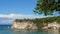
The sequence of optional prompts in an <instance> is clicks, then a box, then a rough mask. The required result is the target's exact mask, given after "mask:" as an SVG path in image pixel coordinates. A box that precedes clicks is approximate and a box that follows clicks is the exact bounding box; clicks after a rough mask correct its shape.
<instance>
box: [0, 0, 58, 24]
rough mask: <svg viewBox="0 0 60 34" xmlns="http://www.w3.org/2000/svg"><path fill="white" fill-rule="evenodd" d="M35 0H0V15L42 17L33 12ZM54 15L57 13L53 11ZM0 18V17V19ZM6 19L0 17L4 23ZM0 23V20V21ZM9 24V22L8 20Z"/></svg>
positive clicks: (7, 16)
mask: <svg viewBox="0 0 60 34" xmlns="http://www.w3.org/2000/svg"><path fill="white" fill-rule="evenodd" d="M36 3H37V0H0V17H2V18H13V19H16V18H21V19H23V18H43V17H45V16H43V14H42V15H37V14H34V12H33V10H34V8H35V7H36ZM55 15H58V14H57V13H55ZM0 20H1V19H0ZM5 21H7V19H5V20H3V19H2V24H5V23H6V22H5ZM9 21H11V20H9ZM0 24H1V22H0ZM8 24H10V22H8Z"/></svg>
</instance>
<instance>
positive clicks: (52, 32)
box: [0, 26, 59, 34]
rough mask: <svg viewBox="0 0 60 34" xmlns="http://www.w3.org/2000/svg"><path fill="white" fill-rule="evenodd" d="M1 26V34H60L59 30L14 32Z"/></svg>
mask: <svg viewBox="0 0 60 34" xmlns="http://www.w3.org/2000/svg"><path fill="white" fill-rule="evenodd" d="M7 28H8V26H0V34H59V30H12V29H7Z"/></svg>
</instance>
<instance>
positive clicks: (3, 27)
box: [0, 25, 12, 30]
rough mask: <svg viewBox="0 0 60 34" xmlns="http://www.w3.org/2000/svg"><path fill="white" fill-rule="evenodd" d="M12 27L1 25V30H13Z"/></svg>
mask: <svg viewBox="0 0 60 34" xmlns="http://www.w3.org/2000/svg"><path fill="white" fill-rule="evenodd" d="M11 26H12V25H0V30H4V29H8V28H11Z"/></svg>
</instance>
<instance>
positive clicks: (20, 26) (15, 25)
mask: <svg viewBox="0 0 60 34" xmlns="http://www.w3.org/2000/svg"><path fill="white" fill-rule="evenodd" d="M12 29H38V27H37V26H36V24H35V23H33V22H30V21H22V22H14V23H13V25H12Z"/></svg>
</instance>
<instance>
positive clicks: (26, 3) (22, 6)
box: [0, 0, 36, 14]
mask: <svg viewBox="0 0 60 34" xmlns="http://www.w3.org/2000/svg"><path fill="white" fill-rule="evenodd" d="M35 5H36V0H0V14H10V13H14V14H34V13H33V11H32V10H33V9H34V8H35Z"/></svg>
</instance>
